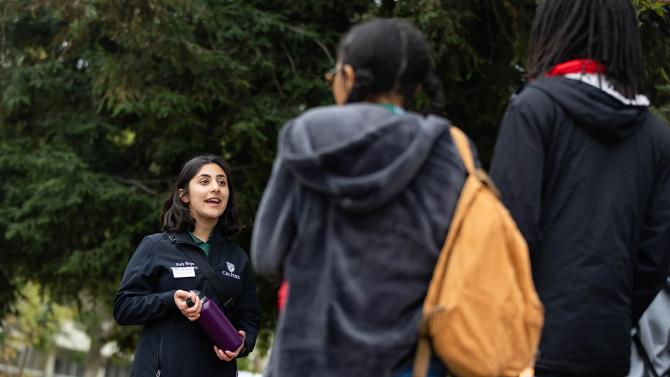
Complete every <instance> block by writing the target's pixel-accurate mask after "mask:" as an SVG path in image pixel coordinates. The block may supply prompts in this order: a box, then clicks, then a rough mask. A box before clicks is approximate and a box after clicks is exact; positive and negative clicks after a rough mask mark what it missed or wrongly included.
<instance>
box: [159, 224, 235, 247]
mask: <svg viewBox="0 0 670 377" xmlns="http://www.w3.org/2000/svg"><path fill="white" fill-rule="evenodd" d="M165 234H166V235H167V237H168V239H170V241H172V242H174V243H176V244H189V245H194V246H197V245H196V244H195V243H194V242H193V240H192V239H191V236H189V235H188V232H186V231H183V230H181V231H173V232H165ZM210 241H211V244H212V245H216V244H218V243H220V242H222V241H223V235H222V234H221V230H220V229H219V227H218V226H217V227H216V228H214V230H213V232H212V236H211V239H210Z"/></svg>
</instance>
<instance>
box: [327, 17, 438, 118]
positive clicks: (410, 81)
mask: <svg viewBox="0 0 670 377" xmlns="http://www.w3.org/2000/svg"><path fill="white" fill-rule="evenodd" d="M430 54H431V52H430V47H429V46H428V42H426V39H425V38H424V36H423V35H422V34H421V32H419V31H418V30H416V29H415V28H414V27H413V26H412V25H410V24H409V23H408V22H406V21H403V20H400V19H373V20H370V21H367V22H363V23H361V24H358V25H356V26H354V27H353V28H351V30H349V32H348V33H347V34H345V35H344V37H343V38H342V40H341V41H340V44H339V47H338V50H337V56H338V61H339V62H340V63H341V64H348V65H350V66H351V67H352V68H353V70H354V72H355V73H356V80H355V81H354V86H353V87H352V88H351V91H350V92H349V97H348V98H347V102H348V103H353V102H362V101H365V100H366V99H368V98H369V97H371V96H374V95H376V94H382V93H389V92H397V93H399V94H400V95H402V97H403V98H404V99H405V101H406V102H410V101H411V100H412V99H413V98H414V93H415V92H416V89H417V87H418V86H419V85H421V86H422V89H423V91H424V92H425V93H426V95H427V96H428V97H429V98H430V101H431V103H430V105H429V107H428V108H427V109H424V113H439V111H440V110H442V109H443V108H444V105H445V95H444V90H443V88H442V83H441V82H440V80H439V79H438V78H437V76H436V75H435V74H434V73H433V71H432V69H431V61H430Z"/></svg>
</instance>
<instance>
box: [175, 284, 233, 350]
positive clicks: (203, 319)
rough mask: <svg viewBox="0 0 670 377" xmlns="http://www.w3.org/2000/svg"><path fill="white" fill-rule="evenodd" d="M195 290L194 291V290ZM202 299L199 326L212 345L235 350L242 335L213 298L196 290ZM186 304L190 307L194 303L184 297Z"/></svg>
mask: <svg viewBox="0 0 670 377" xmlns="http://www.w3.org/2000/svg"><path fill="white" fill-rule="evenodd" d="M194 292H196V291H194ZM196 294H197V295H198V297H200V300H201V301H202V309H201V310H200V319H199V320H198V322H200V327H202V329H203V330H205V333H207V335H208V336H209V338H210V339H211V340H212V342H214V345H215V346H217V347H219V348H220V349H221V350H222V351H232V352H235V350H237V349H238V348H239V347H240V345H241V344H242V336H241V335H240V334H239V333H238V332H237V330H236V329H235V327H234V326H233V324H232V323H230V321H229V320H228V318H226V315H225V314H223V312H222V311H221V309H219V306H218V305H217V304H216V302H214V301H213V300H209V299H208V298H207V297H206V296H204V295H202V296H201V295H200V294H199V293H198V292H196ZM186 305H188V307H189V308H190V307H192V306H193V305H195V303H194V302H193V301H192V300H191V298H190V297H189V298H187V299H186Z"/></svg>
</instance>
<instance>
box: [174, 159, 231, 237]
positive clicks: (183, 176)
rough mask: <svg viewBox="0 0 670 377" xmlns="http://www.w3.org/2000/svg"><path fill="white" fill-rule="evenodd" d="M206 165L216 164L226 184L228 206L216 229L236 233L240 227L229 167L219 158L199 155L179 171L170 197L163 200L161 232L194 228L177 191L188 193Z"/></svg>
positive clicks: (187, 208) (187, 207) (193, 223)
mask: <svg viewBox="0 0 670 377" xmlns="http://www.w3.org/2000/svg"><path fill="white" fill-rule="evenodd" d="M207 164H217V165H219V166H220V167H221V169H223V171H224V173H226V178H227V183H228V204H227V205H226V210H225V211H224V212H223V215H221V217H219V222H218V224H217V225H218V227H219V228H220V229H221V231H222V232H223V234H226V235H231V234H235V233H237V232H238V231H239V230H240V228H241V226H240V223H239V219H238V215H237V207H236V206H235V189H234V186H233V181H232V178H231V174H230V167H229V166H228V163H227V162H226V161H225V160H223V159H222V158H221V157H218V156H214V155H201V156H197V157H194V158H192V159H191V160H189V161H188V162H187V163H186V164H184V167H183V168H182V169H181V173H179V177H178V178H177V181H176V182H175V184H174V187H173V188H172V191H170V195H169V196H168V198H167V199H166V200H165V205H163V211H162V213H161V224H162V225H163V230H164V231H168V232H173V231H183V230H190V231H193V229H194V228H195V220H194V219H193V217H192V216H191V211H190V209H189V206H188V205H187V204H184V202H182V201H181V199H180V198H179V190H184V192H185V193H188V184H189V182H190V181H191V179H193V177H195V175H196V174H198V172H199V171H200V169H201V168H202V167H203V166H205V165H207Z"/></svg>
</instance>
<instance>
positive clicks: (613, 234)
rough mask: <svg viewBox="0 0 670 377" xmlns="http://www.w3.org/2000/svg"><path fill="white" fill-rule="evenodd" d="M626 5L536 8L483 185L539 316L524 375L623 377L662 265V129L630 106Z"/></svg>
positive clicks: (666, 159)
mask: <svg viewBox="0 0 670 377" xmlns="http://www.w3.org/2000/svg"><path fill="white" fill-rule="evenodd" d="M637 23H638V21H637V18H636V12H635V9H634V8H633V5H632V4H631V2H630V0H548V1H544V2H542V3H540V5H539V6H538V9H537V14H536V16H535V20H534V22H533V27H532V32H531V43H530V61H529V70H528V77H529V79H530V80H529V83H528V84H527V85H526V86H525V88H524V89H523V90H522V91H521V92H520V93H519V94H518V95H517V96H516V97H515V98H513V99H512V101H511V103H510V105H509V107H508V109H507V113H506V114H505V117H504V119H503V121H502V124H501V127H500V131H499V135H498V140H497V144H496V148H495V152H494V156H493V161H492V165H491V176H492V178H493V179H494V181H495V183H496V184H497V185H498V187H499V189H500V191H501V193H502V197H503V201H504V203H505V204H506V205H507V206H508V208H509V210H510V212H511V213H512V216H513V217H514V219H515V220H516V222H517V224H518V226H519V228H520V229H521V231H522V233H523V234H524V236H525V238H526V240H527V241H528V244H529V249H530V253H531V262H532V268H533V278H534V282H535V285H536V288H537V290H538V293H539V295H540V298H541V300H542V302H543V304H544V306H545V311H546V313H545V325H544V330H543V333H542V338H541V342H540V350H539V354H538V359H537V362H536V375H537V376H539V377H545V376H573V375H574V376H618V377H621V376H625V375H626V374H627V371H628V368H629V361H630V349H631V344H630V341H631V340H630V332H631V327H632V326H633V325H634V324H635V323H636V322H637V321H638V319H639V318H640V316H641V314H642V313H643V312H644V310H645V308H646V307H647V306H648V305H649V303H650V302H651V301H652V299H653V298H654V296H655V295H656V293H657V292H658V291H659V290H660V288H661V286H662V284H663V281H664V279H665V277H666V275H667V271H668V263H669V262H670V259H669V257H670V128H668V127H667V125H665V124H664V123H663V122H662V121H661V120H660V119H659V118H658V117H657V116H656V115H654V114H653V113H652V112H651V111H649V109H648V107H649V100H648V99H647V97H645V96H643V95H641V94H639V93H640V91H641V89H642V77H643V65H642V56H641V55H642V54H641V42H640V36H639V31H638V26H637Z"/></svg>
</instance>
